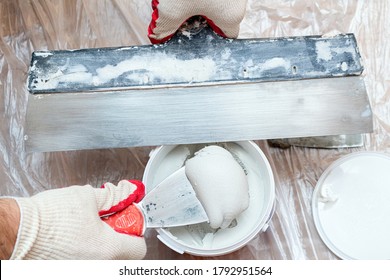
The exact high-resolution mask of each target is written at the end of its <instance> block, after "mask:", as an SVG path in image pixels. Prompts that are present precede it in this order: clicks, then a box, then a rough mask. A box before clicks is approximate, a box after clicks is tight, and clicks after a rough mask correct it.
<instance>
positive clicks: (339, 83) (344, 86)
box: [25, 24, 372, 152]
mask: <svg viewBox="0 0 390 280" xmlns="http://www.w3.org/2000/svg"><path fill="white" fill-rule="evenodd" d="M360 60H361V57H360V53H359V51H358V47H357V43H356V39H355V37H354V35H353V34H340V35H337V36H334V37H322V36H303V37H287V38H268V39H224V38H221V37H219V36H218V35H216V34H214V33H213V32H212V31H211V29H210V28H208V27H207V26H203V24H198V25H194V26H192V29H182V30H180V31H179V32H178V33H177V34H176V35H175V36H174V37H173V38H172V39H171V40H170V41H169V42H167V43H165V44H161V45H144V46H132V47H120V48H100V49H81V50H60V51H37V52H34V53H33V55H32V60H31V68H30V72H29V80H28V88H29V91H30V92H31V94H30V95H29V102H28V108H27V118H26V120H27V125H26V130H25V144H26V150H27V151H30V152H34V151H35V152H46V151H65V150H81V149H95V148H116V147H131V146H155V145H170V144H192V143H210V142H228V141H240V140H261V139H281V138H283V139H285V138H297V137H316V136H328V135H341V134H342V135H356V134H362V133H369V132H371V131H372V112H371V107H370V104H369V100H368V97H367V93H366V88H365V85H364V82H363V79H362V77H361V76H360V75H361V74H362V71H363V66H362V64H361V61H360Z"/></svg>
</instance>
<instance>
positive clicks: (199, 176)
mask: <svg viewBox="0 0 390 280" xmlns="http://www.w3.org/2000/svg"><path fill="white" fill-rule="evenodd" d="M185 169H186V175H187V177H188V179H189V181H190V182H191V184H192V186H193V187H194V190H195V192H196V194H197V196H198V198H199V200H200V202H201V203H202V205H203V207H204V208H205V211H206V213H207V216H208V217H209V220H210V227H211V228H213V229H218V228H222V229H225V228H227V227H228V226H229V225H230V224H231V223H232V221H233V220H234V219H235V218H236V217H237V216H238V215H239V214H241V213H242V212H243V211H244V210H246V209H247V208H248V206H249V186H248V180H247V177H246V175H245V172H244V170H243V169H242V167H241V166H240V165H239V164H238V162H237V161H236V160H235V159H234V157H233V156H232V155H231V154H230V152H228V151H227V150H225V149H224V148H222V147H219V146H207V147H205V148H203V149H201V150H200V151H198V152H197V153H195V157H193V158H191V159H189V160H187V162H186V164H185Z"/></svg>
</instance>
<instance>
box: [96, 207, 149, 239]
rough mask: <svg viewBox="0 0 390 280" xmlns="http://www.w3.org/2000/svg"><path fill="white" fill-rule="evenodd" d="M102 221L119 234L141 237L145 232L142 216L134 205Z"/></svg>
mask: <svg viewBox="0 0 390 280" xmlns="http://www.w3.org/2000/svg"><path fill="white" fill-rule="evenodd" d="M102 220H103V221H104V222H106V223H107V224H108V225H109V226H111V227H112V228H113V229H114V230H115V231H117V232H119V233H125V234H131V235H137V236H142V235H143V234H144V232H145V220H144V215H143V214H142V212H141V210H140V209H139V208H138V207H137V206H136V205H134V204H131V205H130V206H128V207H127V208H125V209H124V210H122V211H120V212H117V213H115V214H113V215H111V216H108V217H103V218H102Z"/></svg>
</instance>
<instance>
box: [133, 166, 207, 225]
mask: <svg viewBox="0 0 390 280" xmlns="http://www.w3.org/2000/svg"><path fill="white" fill-rule="evenodd" d="M138 205H139V206H140V207H141V208H142V210H143V212H144V214H145V216H146V227H148V228H149V227H174V226H183V225H190V224H197V223H202V222H206V221H208V220H209V219H208V217H207V214H206V212H205V210H204V209H203V206H202V204H201V203H200V201H199V200H198V198H197V197H196V194H195V191H194V189H193V187H192V185H191V183H190V182H189V181H188V179H187V176H186V174H185V168H184V167H182V168H181V169H179V170H178V171H176V172H175V173H173V174H172V175H170V176H169V177H168V178H166V179H165V180H164V181H162V182H161V183H160V184H158V185H157V186H156V187H155V188H154V189H152V190H151V191H150V192H149V193H148V194H147V195H146V196H145V198H144V199H143V200H142V201H141V203H140V204H138Z"/></svg>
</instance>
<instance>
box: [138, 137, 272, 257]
mask: <svg viewBox="0 0 390 280" xmlns="http://www.w3.org/2000/svg"><path fill="white" fill-rule="evenodd" d="M221 146H223V148H225V149H226V150H228V151H229V152H230V153H231V154H232V155H233V156H234V158H235V159H236V161H237V162H238V163H239V164H240V166H242V167H243V169H244V170H245V174H246V176H247V179H248V183H249V194H250V202H249V207H248V209H246V210H245V211H244V212H242V213H241V215H239V216H238V217H237V218H236V221H237V225H236V226H230V227H228V228H226V229H218V230H216V229H212V228H211V227H210V225H209V224H208V223H202V224H196V225H189V226H181V227H172V228H165V229H161V231H160V235H161V238H162V240H172V241H173V242H178V244H181V246H184V247H189V248H192V249H193V250H200V251H199V252H203V251H204V252H209V251H212V250H221V248H225V249H226V248H227V249H228V248H231V246H232V245H235V244H239V243H240V242H242V240H245V238H247V237H248V235H251V234H252V233H255V232H257V231H258V230H259V228H257V227H258V226H260V225H262V224H263V223H264V222H265V219H267V218H268V216H265V213H266V211H267V207H268V204H269V203H270V195H271V194H270V189H269V187H268V186H269V184H270V181H269V177H268V175H267V169H266V168H265V167H264V166H263V165H262V163H260V162H259V161H258V159H257V156H256V154H255V153H252V152H251V153H249V152H248V150H247V149H246V148H243V147H242V146H240V145H237V144H236V143H224V144H222V145H221ZM204 147H205V145H202V144H199V145H179V146H176V147H175V148H174V149H172V150H170V149H169V148H167V147H165V148H167V149H164V152H162V151H160V152H159V153H157V152H158V150H156V151H153V153H152V155H151V156H152V157H153V166H152V167H150V170H149V171H150V172H151V173H149V174H147V175H146V176H145V180H146V187H147V188H148V186H156V185H157V184H158V183H160V182H161V181H162V180H164V179H165V178H166V177H167V176H169V175H171V174H172V173H173V172H175V171H176V170H177V169H179V168H180V167H182V166H184V165H185V162H186V161H187V160H189V159H190V158H192V157H194V154H195V153H196V152H197V151H199V150H201V149H202V148H204ZM154 153H156V154H158V156H157V155H156V154H154ZM149 188H150V187H149ZM271 201H272V202H273V200H271ZM173 246H174V247H176V246H179V245H173ZM225 249H224V250H225Z"/></svg>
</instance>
